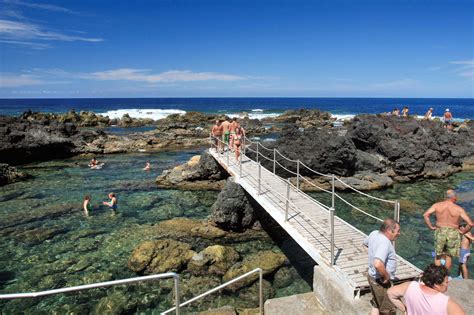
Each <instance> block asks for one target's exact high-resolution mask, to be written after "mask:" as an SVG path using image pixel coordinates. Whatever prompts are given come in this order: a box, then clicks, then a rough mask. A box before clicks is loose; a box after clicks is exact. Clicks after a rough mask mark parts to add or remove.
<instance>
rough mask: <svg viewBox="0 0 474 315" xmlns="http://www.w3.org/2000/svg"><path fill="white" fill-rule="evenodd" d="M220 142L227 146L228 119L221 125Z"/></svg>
mask: <svg viewBox="0 0 474 315" xmlns="http://www.w3.org/2000/svg"><path fill="white" fill-rule="evenodd" d="M222 132H223V135H222V142H224V144H225V145H227V146H229V139H230V118H227V119H226V120H224V122H223V123H222Z"/></svg>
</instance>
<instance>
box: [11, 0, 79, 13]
mask: <svg viewBox="0 0 474 315" xmlns="http://www.w3.org/2000/svg"><path fill="white" fill-rule="evenodd" d="M2 2H3V3H5V4H11V5H16V6H23V7H28V8H33V9H41V10H47V11H54V12H63V13H74V11H72V10H69V9H66V8H63V7H60V6H57V5H53V4H45V3H30V2H24V1H14V0H4V1H2Z"/></svg>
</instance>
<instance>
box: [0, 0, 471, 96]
mask: <svg viewBox="0 0 474 315" xmlns="http://www.w3.org/2000/svg"><path fill="white" fill-rule="evenodd" d="M0 45H1V49H0V97H1V98H55V97H193V96H195V97H205V96H207V97H213V96H214V97H219V96H222V97H227V96H229V97H230V96H233V97H257V96H262V97H263V96H275V97H279V96H283V97H284V96H301V97H318V96H321V97H468V98H472V97H474V1H460V0H451V1H438V0H431V1H428V0H423V1H421V0H420V1H415V0H409V1H408V0H407V1H388V0H377V1H365V0H361V1H341V0H333V1H297V0H296V1H277V0H275V1H258V0H254V1H244V0H241V1H237V0H236V1H226V0H219V1H217V0H216V1H198V0H194V1H192V0H190V1H178V0H174V1H173V0H156V1H123V0H114V1H105V0H103V1H100V0H77V1H41V0H38V1H29V0H18V1H16V0H0Z"/></svg>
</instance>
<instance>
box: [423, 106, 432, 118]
mask: <svg viewBox="0 0 474 315" xmlns="http://www.w3.org/2000/svg"><path fill="white" fill-rule="evenodd" d="M432 115H433V107H430V109H428V111H427V112H426V114H425V117H424V119H425V120H431V117H432Z"/></svg>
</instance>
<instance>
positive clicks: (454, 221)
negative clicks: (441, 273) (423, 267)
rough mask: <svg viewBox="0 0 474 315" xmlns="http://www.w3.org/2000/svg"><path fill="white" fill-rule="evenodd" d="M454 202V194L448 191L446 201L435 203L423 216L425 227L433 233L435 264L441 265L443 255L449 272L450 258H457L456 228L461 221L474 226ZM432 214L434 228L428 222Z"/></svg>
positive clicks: (452, 191)
mask: <svg viewBox="0 0 474 315" xmlns="http://www.w3.org/2000/svg"><path fill="white" fill-rule="evenodd" d="M456 200H457V196H456V192H455V191H454V190H452V189H448V190H447V191H446V200H444V201H441V202H437V203H435V204H434V205H432V206H431V207H430V208H429V209H428V210H426V212H425V213H424V214H423V217H424V219H425V223H426V225H427V226H428V227H429V228H430V230H433V231H434V238H435V243H434V247H435V264H436V265H437V266H440V265H441V255H443V253H445V254H446V268H448V270H451V266H452V257H453V256H454V257H459V248H460V246H461V235H460V234H459V230H458V228H459V223H460V221H461V219H463V220H464V221H466V222H467V224H469V226H473V225H474V224H473V223H472V221H471V218H469V216H468V215H467V214H466V211H465V210H464V209H463V208H461V207H460V206H458V205H457V204H456ZM432 214H434V215H435V216H436V225H435V226H433V224H432V223H431V220H430V216H431V215H432Z"/></svg>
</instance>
